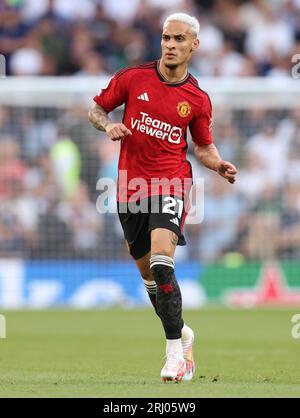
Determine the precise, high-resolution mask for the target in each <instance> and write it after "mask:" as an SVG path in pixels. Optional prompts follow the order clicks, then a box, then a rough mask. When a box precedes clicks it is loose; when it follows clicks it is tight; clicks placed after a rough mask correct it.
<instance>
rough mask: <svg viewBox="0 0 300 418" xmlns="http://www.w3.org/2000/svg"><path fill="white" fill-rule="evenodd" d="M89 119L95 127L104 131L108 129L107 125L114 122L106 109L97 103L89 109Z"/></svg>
mask: <svg viewBox="0 0 300 418" xmlns="http://www.w3.org/2000/svg"><path fill="white" fill-rule="evenodd" d="M89 119H90V122H91V124H92V125H93V126H94V128H96V129H98V130H99V131H103V132H105V131H106V127H107V125H109V124H110V123H112V121H111V120H110V118H109V117H108V114H107V112H105V110H104V109H103V108H102V107H101V106H99V105H97V104H95V105H94V107H92V109H91V110H90V111H89Z"/></svg>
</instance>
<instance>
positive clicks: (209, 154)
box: [195, 144, 222, 171]
mask: <svg viewBox="0 0 300 418" xmlns="http://www.w3.org/2000/svg"><path fill="white" fill-rule="evenodd" d="M195 156H196V158H197V160H198V161H200V162H201V163H202V164H203V165H204V166H205V167H207V168H210V169H211V170H214V171H218V168H219V164H220V161H222V158H221V156H220V154H219V151H218V150H217V148H216V146H215V145H214V144H210V145H204V146H199V145H195Z"/></svg>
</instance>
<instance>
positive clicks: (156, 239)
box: [151, 228, 178, 258]
mask: <svg viewBox="0 0 300 418" xmlns="http://www.w3.org/2000/svg"><path fill="white" fill-rule="evenodd" d="M177 242H178V236H177V235H176V234H175V232H173V231H170V230H169V229H165V228H155V229H153V230H152V231H151V254H161V255H166V256H168V257H171V258H173V257H174V254H175V250H176V245H177Z"/></svg>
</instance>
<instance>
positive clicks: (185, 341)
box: [181, 324, 194, 350]
mask: <svg viewBox="0 0 300 418" xmlns="http://www.w3.org/2000/svg"><path fill="white" fill-rule="evenodd" d="M193 336H194V333H193V330H192V329H191V328H190V327H189V326H187V325H186V324H184V326H183V328H182V330H181V342H182V348H183V350H185V349H186V348H187V347H188V346H189V345H190V343H191V340H192V338H193Z"/></svg>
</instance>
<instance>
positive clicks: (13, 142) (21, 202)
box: [0, 0, 300, 262]
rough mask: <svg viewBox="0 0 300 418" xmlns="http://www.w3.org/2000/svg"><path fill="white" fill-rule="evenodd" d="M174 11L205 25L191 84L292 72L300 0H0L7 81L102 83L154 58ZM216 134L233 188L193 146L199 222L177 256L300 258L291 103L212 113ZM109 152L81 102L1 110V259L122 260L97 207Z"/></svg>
mask: <svg viewBox="0 0 300 418" xmlns="http://www.w3.org/2000/svg"><path fill="white" fill-rule="evenodd" d="M120 9H122V10H120ZM174 10H184V11H187V12H189V13H191V14H195V15H197V16H198V17H199V20H200V23H201V51H200V52H199V55H195V57H194V59H193V61H192V68H191V72H192V73H194V75H196V76H277V77H283V78H284V77H290V67H291V55H292V54H293V53H296V52H298V53H299V51H300V1H299V0H275V1H272V2H270V1H263V0H255V1H230V0H228V1H225V0H224V1H223V0H218V1H212V0H201V1H196V0H194V1H191V0H187V1H184V2H183V1H181V0H167V1H164V2H162V1H158V0H147V1H143V0H141V1H139V0H127V1H123V2H120V1H117V0H102V1H100V0H99V1H97V0H81V1H80V2H75V1H69V0H39V1H35V0H6V1H4V0H0V51H1V53H4V54H5V56H6V57H7V58H8V60H7V61H8V70H9V74H11V75H74V76H81V75H82V76H84V75H93V76H105V75H108V74H112V73H113V72H114V71H116V70H118V69H119V68H120V67H122V66H124V65H132V64H135V63H140V62H143V61H147V60H151V59H154V58H157V57H159V54H160V37H161V23H162V21H163V19H164V17H165V16H166V15H167V14H168V13H170V12H173V11H174ZM216 57H217V58H216ZM115 117H116V118H117V119H120V117H121V114H118V113H117V114H115ZM214 138H215V142H216V145H217V146H218V148H219V150H220V152H221V155H222V157H223V158H224V159H226V160H230V161H233V162H235V163H236V164H237V166H238V167H239V170H240V171H239V175H238V181H237V182H236V184H235V186H234V187H232V186H231V185H229V184H228V185H227V184H226V182H225V181H224V180H223V179H220V178H218V176H216V175H215V174H214V173H209V172H208V170H204V169H203V168H201V167H200V166H199V164H197V162H195V160H194V158H193V153H192V146H190V158H189V159H190V160H191V162H192V165H193V169H194V176H195V177H204V178H205V180H206V181H205V218H204V223H202V224H199V225H187V226H186V235H187V241H188V243H189V245H188V246H187V247H186V248H185V249H184V250H182V251H181V252H180V254H181V255H180V256H181V257H182V258H188V259H194V260H201V261H205V262H214V261H216V260H219V259H220V257H221V256H222V255H223V254H226V253H228V252H236V251H239V252H241V253H242V254H243V256H244V257H246V258H248V259H250V260H254V259H263V258H272V257H275V256H278V257H281V258H282V257H288V258H299V256H300V107H299V108H298V109H294V110H286V109H282V110H280V111H279V110H278V111H270V110H269V109H264V110H263V109H248V110H230V109H227V110H226V109H220V108H217V107H215V108H214ZM118 147H119V144H115V143H113V142H111V141H108V140H107V138H106V137H105V135H104V134H101V133H99V132H97V131H96V130H94V128H92V127H91V126H90V124H89V123H88V120H87V109H86V108H85V107H84V106H82V107H81V106H78V105H75V106H74V108H73V109H65V110H63V111H62V110H59V109H57V108H49V107H48V108H27V107H21V106H20V107H1V108H0V258H6V257H8V258H12V257H22V258H29V259H49V258H50V259H51V258H52V259H99V260H102V259H120V258H121V259H122V258H125V257H127V251H126V249H125V246H124V243H123V240H122V232H121V229H120V226H119V222H118V221H117V215H115V214H105V215H101V214H99V213H97V211H96V209H95V203H96V200H97V196H98V192H97V190H96V188H95V185H96V183H97V179H98V178H100V177H110V178H113V179H116V178H117V160H118ZM266 150H267V152H266ZM220 208H221V209H220Z"/></svg>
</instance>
